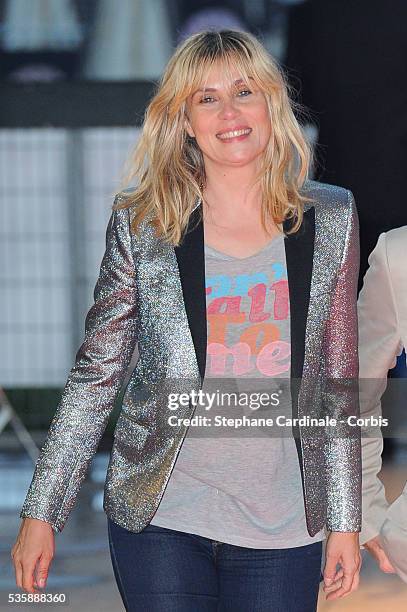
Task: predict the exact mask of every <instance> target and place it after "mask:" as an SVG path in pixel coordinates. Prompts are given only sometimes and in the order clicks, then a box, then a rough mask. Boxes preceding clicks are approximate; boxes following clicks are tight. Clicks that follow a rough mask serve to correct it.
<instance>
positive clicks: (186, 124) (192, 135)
mask: <svg viewBox="0 0 407 612" xmlns="http://www.w3.org/2000/svg"><path fill="white" fill-rule="evenodd" d="M184 126H185V129H186V131H187V133H188V136H190V137H191V138H195V133H194V130H193V129H192V127H191V124H190V123H189V121H188V118H187V117H185V118H184Z"/></svg>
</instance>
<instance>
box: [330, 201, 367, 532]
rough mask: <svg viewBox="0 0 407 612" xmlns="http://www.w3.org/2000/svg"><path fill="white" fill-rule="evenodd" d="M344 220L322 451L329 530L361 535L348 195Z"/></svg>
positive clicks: (352, 218) (354, 279)
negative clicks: (331, 421) (352, 421)
mask: <svg viewBox="0 0 407 612" xmlns="http://www.w3.org/2000/svg"><path fill="white" fill-rule="evenodd" d="M347 214H348V221H347V228H346V235H345V240H344V249H343V253H342V258H341V262H340V266H339V270H338V274H337V278H336V283H335V286H334V289H333V294H332V298H331V303H330V312H329V316H328V320H327V324H326V328H325V335H324V345H325V348H324V355H325V363H324V368H325V372H324V374H325V376H324V380H325V387H324V389H323V400H324V403H325V411H326V414H328V415H329V416H330V417H334V418H336V419H337V425H336V426H335V427H333V428H332V429H331V430H329V432H328V435H327V449H326V489H327V522H326V526H327V529H328V530H329V531H352V532H355V531H360V528H361V448H360V431H359V429H358V428H357V427H349V426H348V420H347V419H348V417H349V416H356V417H358V416H359V397H358V392H357V381H358V369H359V368H358V365H359V364H358V334H357V307H356V304H357V284H358V274H359V222H358V215H357V211H356V207H355V201H354V198H353V194H352V193H351V192H350V191H348V213H347Z"/></svg>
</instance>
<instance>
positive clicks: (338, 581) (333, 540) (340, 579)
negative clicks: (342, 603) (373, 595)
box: [323, 531, 362, 600]
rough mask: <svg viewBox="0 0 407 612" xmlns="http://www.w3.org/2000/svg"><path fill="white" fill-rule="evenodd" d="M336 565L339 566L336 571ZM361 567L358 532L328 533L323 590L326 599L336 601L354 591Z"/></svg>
mask: <svg viewBox="0 0 407 612" xmlns="http://www.w3.org/2000/svg"><path fill="white" fill-rule="evenodd" d="M337 564H339V565H340V566H341V567H340V568H339V569H338V570H337V569H336V565H337ZM361 565H362V557H361V554H360V548H359V532H342V531H332V532H330V533H329V535H328V539H327V542H326V549H325V569H324V587H323V589H324V591H325V593H328V595H327V596H326V599H327V600H331V599H338V598H340V597H345V596H346V595H349V593H351V592H352V591H355V590H356V589H357V588H358V585H359V572H360V566H361Z"/></svg>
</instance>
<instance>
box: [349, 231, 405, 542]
mask: <svg viewBox="0 0 407 612" xmlns="http://www.w3.org/2000/svg"><path fill="white" fill-rule="evenodd" d="M358 319H359V367H360V410H361V416H363V418H366V419H368V418H369V417H371V416H376V417H379V416H381V401H380V400H381V396H382V394H383V393H384V391H385V389H386V386H387V373H388V370H389V369H391V368H393V367H394V366H395V364H396V356H397V355H398V354H399V353H400V352H401V350H402V343H401V340H400V333H399V327H398V317H397V309H396V304H395V300H394V291H393V287H392V282H391V275H390V271H389V265H388V257H387V246H386V234H381V235H380V237H379V240H378V242H377V245H376V247H375V248H374V250H373V251H372V253H371V255H370V257H369V268H368V270H367V272H366V274H365V277H364V280H363V287H362V290H361V292H360V295H359V300H358ZM362 434H363V430H362ZM382 451H383V438H382V433H381V429H380V427H376V428H372V427H367V428H366V432H365V435H362V531H361V534H360V543H361V544H365V543H366V542H367V541H368V540H370V539H371V538H373V537H375V536H377V535H378V534H379V532H380V528H381V526H382V524H383V522H384V520H385V518H386V511H387V509H388V507H389V504H388V502H387V500H386V496H385V490H384V486H383V483H382V482H381V480H380V479H379V478H378V473H379V472H380V470H381V467H382V459H381V455H382Z"/></svg>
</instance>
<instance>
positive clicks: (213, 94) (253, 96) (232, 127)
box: [185, 63, 271, 167]
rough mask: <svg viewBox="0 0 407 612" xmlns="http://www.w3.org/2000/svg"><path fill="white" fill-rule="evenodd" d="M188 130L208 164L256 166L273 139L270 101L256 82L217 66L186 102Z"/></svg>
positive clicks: (215, 65) (214, 66)
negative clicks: (268, 102) (227, 74)
mask: <svg viewBox="0 0 407 612" xmlns="http://www.w3.org/2000/svg"><path fill="white" fill-rule="evenodd" d="M187 109H188V111H187V112H188V119H186V125H185V127H186V130H187V132H188V134H189V136H192V137H195V138H196V142H197V144H198V146H199V148H200V149H201V151H202V154H203V156H204V159H205V162H206V163H207V162H208V160H210V162H213V163H218V164H222V165H229V166H234V167H236V166H244V165H246V164H251V163H255V162H256V159H257V158H258V157H259V156H260V155H261V154H262V153H263V151H264V150H265V148H266V146H267V144H268V142H269V140H270V138H271V124H270V116H269V111H268V106H267V101H266V98H265V95H264V94H263V92H262V91H261V90H260V89H259V87H258V86H257V85H256V83H255V81H254V79H249V82H247V81H245V80H244V79H243V78H242V77H241V76H240V75H239V73H238V72H236V71H234V70H231V71H230V75H229V76H228V78H225V70H224V69H222V66H220V65H219V64H216V63H215V64H214V65H213V66H212V68H211V69H210V71H209V72H208V74H207V75H206V79H205V83H204V84H202V85H201V87H200V90H197V91H195V92H193V93H192V94H191V96H189V98H188V100H187Z"/></svg>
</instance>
